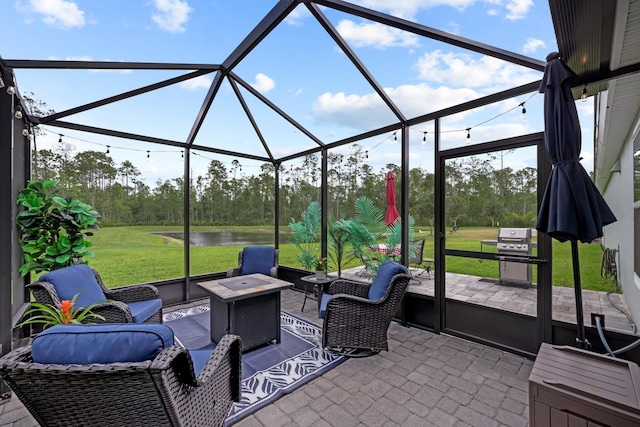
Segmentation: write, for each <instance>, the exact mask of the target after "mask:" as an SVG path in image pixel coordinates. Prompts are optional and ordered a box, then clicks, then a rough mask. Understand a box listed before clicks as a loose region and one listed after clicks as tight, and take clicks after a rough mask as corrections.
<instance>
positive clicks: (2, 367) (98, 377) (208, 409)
mask: <svg viewBox="0 0 640 427" xmlns="http://www.w3.org/2000/svg"><path fill="white" fill-rule="evenodd" d="M31 350H32V346H26V347H21V348H18V349H16V350H13V351H11V352H10V353H8V354H6V355H5V356H3V357H2V358H0V376H1V377H2V379H3V380H4V381H5V382H6V383H7V385H8V386H9V387H10V388H11V390H13V392H14V393H15V395H16V396H17V397H18V398H19V399H20V401H21V402H22V403H23V404H24V405H25V407H26V408H27V409H28V410H29V412H30V413H31V415H33V417H34V418H35V419H36V421H37V422H38V423H39V424H40V425H41V426H62V425H64V426H92V427H100V426H104V427H112V426H180V427H188V426H193V427H201V426H221V425H223V424H224V421H225V419H226V417H227V416H228V413H229V409H230V408H231V405H232V403H233V401H239V400H240V393H241V342H240V338H239V337H237V336H233V335H226V336H224V337H223V338H222V339H221V340H220V342H219V343H218V344H217V345H216V348H215V351H214V353H213V354H212V355H211V356H210V357H209V358H208V359H207V360H206V363H205V364H204V367H203V368H202V369H201V370H200V372H199V374H197V375H196V374H195V373H194V362H193V361H192V357H191V356H190V353H189V352H188V351H187V350H185V349H184V348H182V347H179V346H175V345H173V346H171V347H168V348H165V349H164V350H161V352H160V353H159V354H158V355H157V356H156V357H155V358H154V359H153V360H146V361H143V362H119V363H109V364H98V363H96V364H88V365H80V364H70V365H56V364H39V363H34V362H33V359H32V355H31V353H32V351H31ZM194 360H195V359H194Z"/></svg>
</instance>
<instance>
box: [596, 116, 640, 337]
mask: <svg viewBox="0 0 640 427" xmlns="http://www.w3.org/2000/svg"><path fill="white" fill-rule="evenodd" d="M636 127H637V126H636ZM633 145H634V141H633V135H631V136H630V137H629V138H628V140H627V141H625V143H624V146H623V148H622V151H621V152H620V158H619V160H620V172H619V173H618V172H614V173H612V174H611V178H610V180H609V183H608V185H607V188H606V189H605V191H604V192H603V196H604V198H605V200H606V201H607V203H608V204H609V207H610V208H611V209H612V210H613V213H614V214H615V215H616V218H617V219H618V221H616V222H614V223H613V224H610V225H608V226H606V227H605V228H604V244H605V246H606V247H608V248H612V249H617V250H618V253H617V257H616V265H617V271H618V284H619V286H620V287H621V288H622V291H623V293H624V298H625V300H626V303H627V307H628V309H629V312H630V313H629V314H630V315H631V317H632V319H633V321H634V323H635V324H636V325H640V280H639V278H638V276H637V275H636V274H635V272H634V234H635V233H634V222H635V221H634V200H633V179H634V173H633V153H634V149H633Z"/></svg>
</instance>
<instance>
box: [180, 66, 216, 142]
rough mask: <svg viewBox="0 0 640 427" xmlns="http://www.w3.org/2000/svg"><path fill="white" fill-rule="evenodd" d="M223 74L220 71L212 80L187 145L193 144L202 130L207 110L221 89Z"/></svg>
mask: <svg viewBox="0 0 640 427" xmlns="http://www.w3.org/2000/svg"><path fill="white" fill-rule="evenodd" d="M222 78H223V74H222V71H218V73H217V74H216V76H215V77H214V79H213V82H211V86H210V87H209V91H208V92H207V96H205V98H204V101H203V102H202V106H201V107H200V111H198V115H197V116H196V118H195V120H194V121H193V125H192V126H191V130H190V131H189V136H188V137H187V145H189V146H191V145H193V142H194V141H195V139H196V136H197V135H198V132H199V131H200V127H201V126H202V123H203V122H204V118H205V117H206V116H207V112H208V111H209V108H211V104H213V100H214V99H215V97H216V94H217V93H218V90H219V89H220V85H221V84H222Z"/></svg>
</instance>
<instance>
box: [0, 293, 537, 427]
mask: <svg viewBox="0 0 640 427" xmlns="http://www.w3.org/2000/svg"><path fill="white" fill-rule="evenodd" d="M303 298H304V294H303V293H302V292H298V291H294V290H285V291H283V292H282V309H283V310H286V311H288V312H290V313H292V314H295V315H296V316H299V317H302V318H304V319H307V320H309V321H311V322H314V323H316V324H321V322H322V321H321V319H318V317H317V313H316V312H315V310H307V311H305V312H300V308H301V306H302V300H303ZM200 302H201V301H200ZM532 365H533V362H532V361H531V360H528V359H526V358H523V357H520V356H515V355H513V354H510V353H507V352H503V351H500V350H496V349H494V348H491V347H488V346H484V345H481V344H476V343H472V342H469V341H465V340H462V339H459V338H454V337H450V336H447V335H436V334H433V333H431V332H428V331H424V330H420V329H417V328H410V327H404V326H401V325H400V324H399V323H397V322H392V323H391V327H390V329H389V351H388V352H381V353H379V354H377V355H375V356H371V357H368V358H362V359H349V360H347V361H346V362H345V363H343V364H341V365H340V366H338V367H336V368H334V369H332V370H331V371H329V372H328V373H326V374H324V375H322V376H321V377H319V378H317V379H315V380H313V381H311V382H309V383H308V384H305V385H304V386H302V387H301V388H299V389H297V390H295V391H294V392H292V393H290V394H288V395H285V396H283V397H282V398H280V399H279V400H277V401H276V402H275V403H273V404H271V405H269V406H266V407H265V408H263V409H261V410H259V411H258V412H256V413H255V414H253V415H251V416H249V417H247V418H245V419H243V420H241V421H240V422H238V423H237V424H236V425H237V426H249V427H250V426H266V425H268V426H270V427H271V426H284V425H309V426H310V425H314V426H333V425H341V426H356V425H363V426H382V425H384V426H391V425H398V426H400V425H404V426H411V425H415V426H438V427H443V426H454V425H483V426H526V425H528V393H527V387H528V383H527V381H528V377H529V374H530V372H531V368H532ZM18 426H20V427H31V426H37V424H36V422H35V420H33V418H32V417H31V416H30V415H29V414H28V412H27V410H26V409H25V408H24V406H22V404H21V403H20V401H19V400H18V399H17V398H16V397H15V396H14V397H12V399H11V401H10V402H8V403H6V404H4V405H0V427H18Z"/></svg>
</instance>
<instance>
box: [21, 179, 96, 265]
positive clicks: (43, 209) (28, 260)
mask: <svg viewBox="0 0 640 427" xmlns="http://www.w3.org/2000/svg"><path fill="white" fill-rule="evenodd" d="M58 191H59V190H58V187H57V186H56V183H55V181H44V182H39V181H29V183H28V184H27V187H26V188H23V189H22V190H20V192H19V193H18V200H17V203H18V204H19V205H22V206H24V207H25V210H24V211H22V212H20V213H19V214H18V215H17V217H16V224H17V225H18V229H19V230H20V235H19V239H20V244H21V246H22V251H23V253H24V261H25V262H24V264H23V265H22V266H21V267H20V274H21V275H22V276H26V275H27V274H28V273H30V272H34V273H39V272H42V271H51V270H55V269H58V268H62V267H67V266H69V265H75V264H82V263H83V262H84V260H83V258H90V257H93V256H94V253H93V252H92V251H90V250H89V248H90V247H91V246H92V243H91V242H89V241H88V240H87V239H86V237H89V236H92V235H93V233H92V232H89V231H85V230H89V229H94V230H97V229H98V225H97V222H98V218H99V217H100V215H99V214H98V212H96V211H95V210H94V209H93V207H92V206H91V205H88V204H86V203H83V202H81V201H80V200H78V199H74V198H71V197H59V196H56V194H57V193H58Z"/></svg>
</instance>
